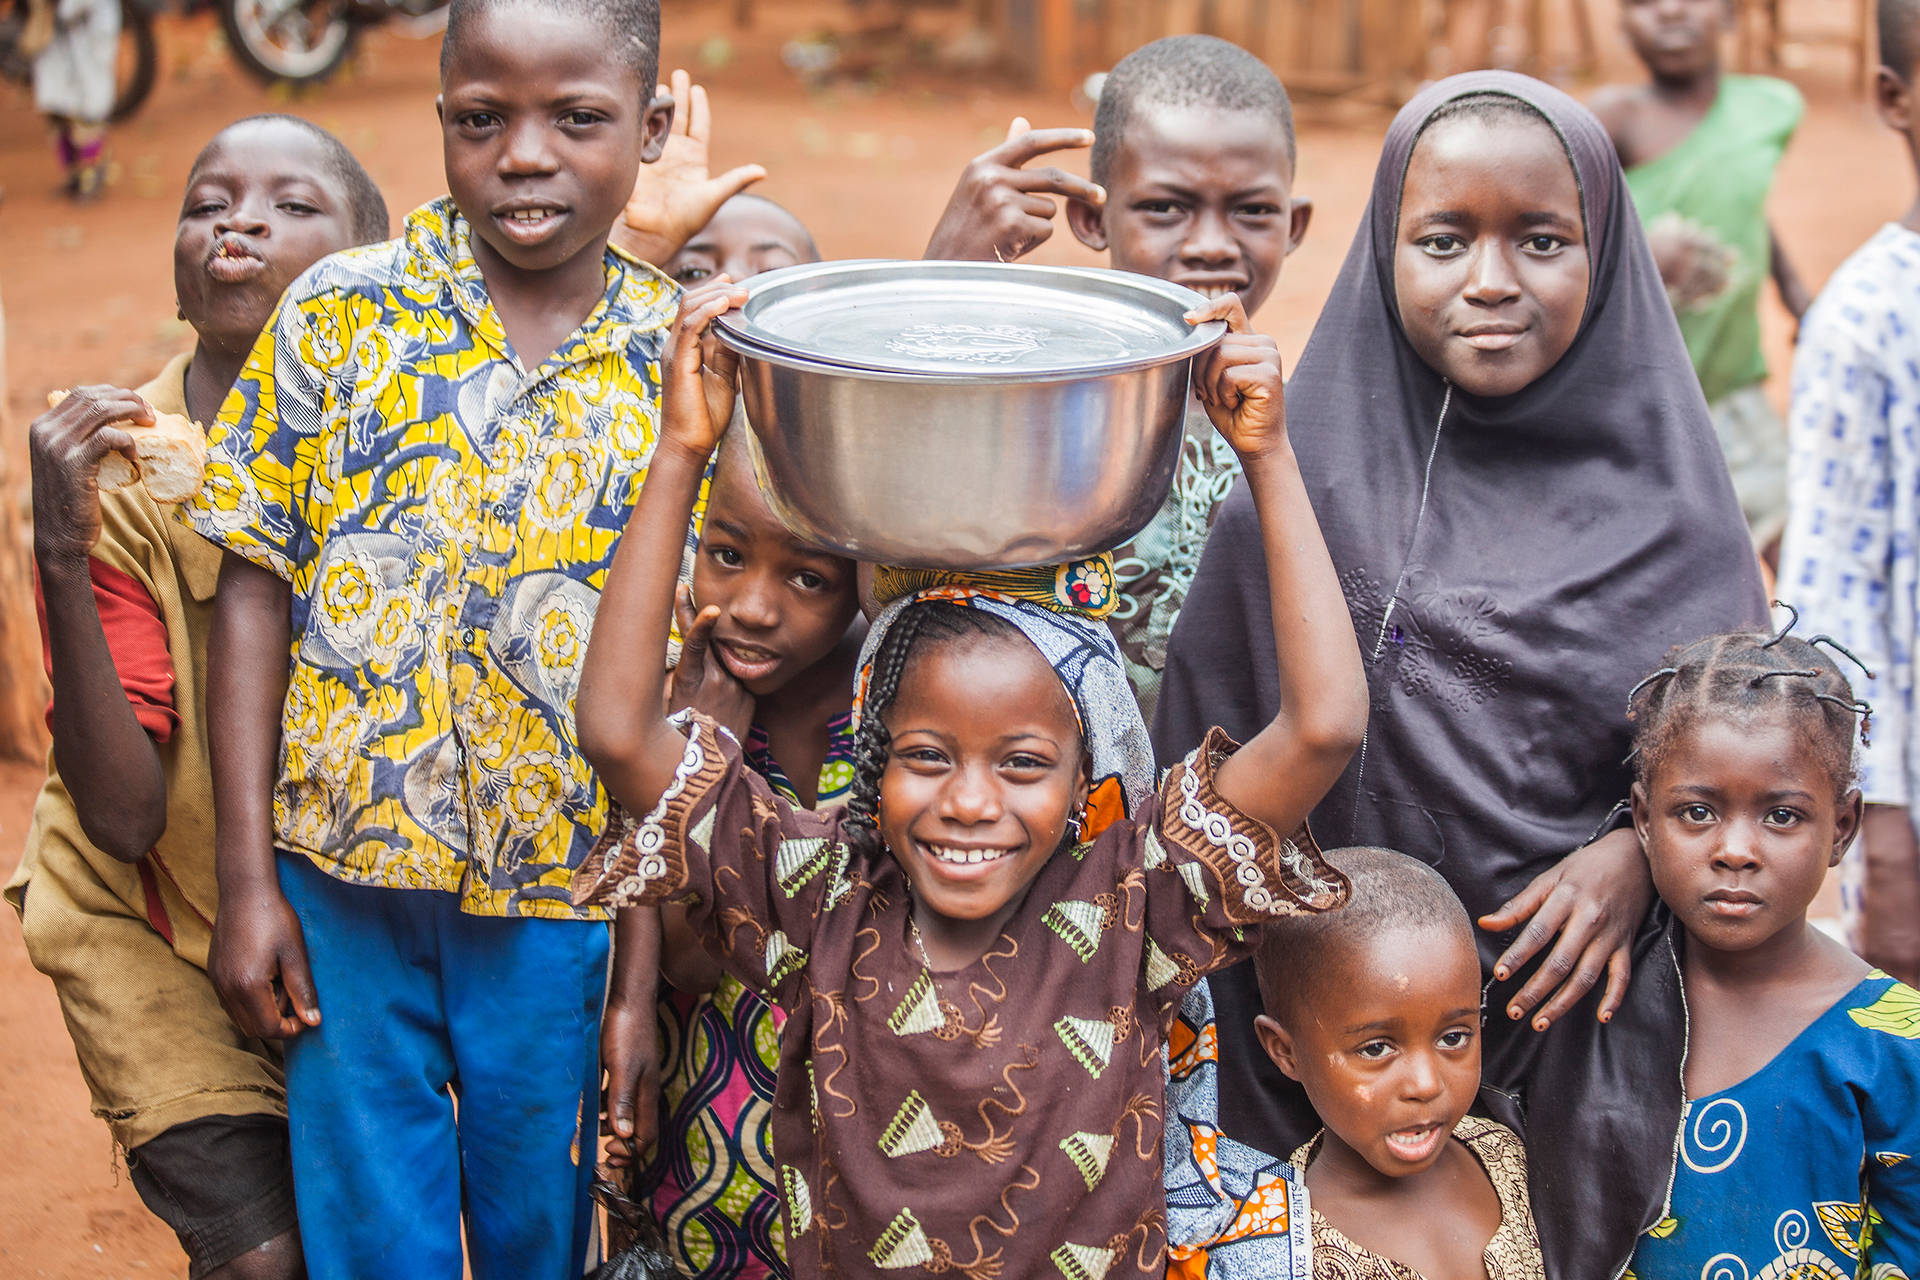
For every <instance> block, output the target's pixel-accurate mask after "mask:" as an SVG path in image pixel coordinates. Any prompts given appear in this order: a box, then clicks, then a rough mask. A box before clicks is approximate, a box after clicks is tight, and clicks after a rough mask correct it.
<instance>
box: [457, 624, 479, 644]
mask: <svg viewBox="0 0 1920 1280" xmlns="http://www.w3.org/2000/svg"><path fill="white" fill-rule="evenodd" d="M460 640H461V642H462V643H464V644H466V645H469V646H471V645H476V644H478V643H480V633H479V632H477V631H475V630H474V629H473V628H472V627H468V628H467V629H466V630H465V631H462V632H461V633H460Z"/></svg>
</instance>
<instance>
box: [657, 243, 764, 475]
mask: <svg viewBox="0 0 1920 1280" xmlns="http://www.w3.org/2000/svg"><path fill="white" fill-rule="evenodd" d="M746 300H747V290H746V288H745V286H743V285H737V284H735V283H734V282H733V281H732V280H731V279H729V278H728V277H727V276H725V275H717V276H715V277H713V279H711V280H708V281H705V282H703V283H702V284H701V285H700V287H699V288H697V289H689V290H688V291H687V292H686V294H685V295H684V296H682V297H681V299H680V316H679V318H678V319H677V320H675V321H674V328H673V349H672V351H671V352H669V353H668V355H667V370H666V378H665V379H664V384H663V385H662V386H661V388H660V398H661V415H660V416H661V428H660V442H661V443H662V444H671V445H675V446H677V447H679V448H683V449H686V450H687V451H688V452H690V453H692V454H694V455H695V456H697V457H698V458H699V459H700V460H701V462H702V463H703V464H704V463H705V461H706V459H707V457H708V456H709V455H711V454H712V453H713V447H714V446H715V445H717V444H719V443H720V437H721V435H722V434H724V433H725V432H726V429H727V423H728V422H729V421H731V420H732V418H733V394H734V386H733V384H734V375H735V374H736V373H737V372H738V370H739V368H740V357H739V356H737V355H735V354H734V352H733V350H732V348H730V347H727V346H726V345H724V344H723V343H722V342H721V341H720V339H719V337H718V336H717V335H715V334H714V332H713V322H714V320H715V319H716V318H718V317H719V316H722V315H724V314H726V313H727V312H729V311H731V310H733V309H734V308H735V307H738V306H741V305H743V304H745V302H746Z"/></svg>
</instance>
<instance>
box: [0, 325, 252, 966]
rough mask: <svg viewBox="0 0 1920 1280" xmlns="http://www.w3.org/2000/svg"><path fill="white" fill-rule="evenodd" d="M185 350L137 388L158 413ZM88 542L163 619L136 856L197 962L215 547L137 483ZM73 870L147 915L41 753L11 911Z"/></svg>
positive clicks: (136, 883) (178, 409)
mask: <svg viewBox="0 0 1920 1280" xmlns="http://www.w3.org/2000/svg"><path fill="white" fill-rule="evenodd" d="M187 360H188V357H187V356H184V355H182V356H179V357H177V358H175V359H174V360H173V361H171V362H170V363H168V365H167V366H166V368H165V369H163V370H161V372H160V374H159V376H158V377H156V378H155V379H154V380H153V381H152V382H149V383H147V384H146V385H145V386H143V387H141V388H140V389H139V392H140V395H141V396H142V398H144V399H145V400H146V401H147V402H148V403H149V404H151V405H152V406H153V407H154V408H156V409H158V410H160V411H161V412H163V413H181V414H184V413H185V412H186V371H187ZM100 517H101V518H100V541H99V542H98V543H97V544H96V545H95V546H94V548H93V555H94V557H95V558H96V559H98V560H100V561H101V562H102V563H104V564H106V565H109V566H111V567H112V568H115V569H118V570H120V571H121V572H122V573H125V574H127V575H129V576H130V577H132V578H133V579H135V580H136V581H138V582H139V583H140V584H141V585H142V586H143V587H145V588H146V591H147V594H148V595H150V596H152V597H153V601H154V603H155V604H156V605H157V606H158V607H159V609H160V615H161V618H162V620H163V621H164V623H165V625H166V630H167V649H168V652H169V654H170V655H171V657H172V659H173V672H174V687H173V704H174V711H175V714H176V715H177V716H178V717H179V724H178V726H177V727H176V728H175V729H174V731H173V733H172V735H171V736H170V737H169V738H168V740H167V741H166V742H163V743H158V744H156V745H157V747H158V750H159V752H160V764H161V768H162V770H163V771H164V772H165V775H166V780H167V825H166V830H165V832H164V833H162V835H161V836H160V839H159V841H158V843H156V844H155V846H154V848H153V851H152V852H151V853H149V854H148V855H147V861H148V863H149V865H150V866H151V868H152V871H153V875H152V877H151V882H152V884H153V885H154V887H155V889H156V891H157V893H158V896H159V900H160V904H161V907H162V909H163V910H164V911H165V913H166V917H167V919H168V921H169V923H170V925H171V928H172V931H173V948H174V951H175V952H176V953H177V954H179V955H180V956H181V957H182V958H183V959H186V960H189V961H191V962H192V963H193V964H195V965H198V966H199V967H200V968H202V969H204V968H205V967H206V964H207V947H208V945H209V944H210V943H211V942H212V938H213V925H212V921H213V913H214V907H215V903H216V901H217V895H216V891H215V882H214V873H213V774H212V770H211V768H210V766H209V765H208V761H207V721H206V676H207V631H208V628H209V627H210V626H211V624H212V621H213V594H214V588H215V586H216V585H217V584H218V581H219V576H220V557H221V552H220V549H219V548H218V547H216V546H214V545H213V544H212V543H211V542H208V541H207V540H206V539H205V538H203V537H201V536H200V535H199V534H197V533H195V532H194V531H193V530H192V529H190V528H188V527H187V526H186V525H184V524H182V523H180V522H179V521H177V520H175V519H173V518H172V516H171V513H170V509H168V508H163V507H162V506H160V504H158V503H156V502H155V501H154V500H153V499H152V498H151V497H150V496H148V494H147V491H146V487H145V486H144V485H138V484H135V485H129V486H128V487H127V488H125V489H120V490H117V491H115V492H113V493H105V494H102V495H101V496H100ZM50 876H53V877H60V878H62V879H65V880H68V881H69V882H71V879H72V878H73V877H81V878H84V879H87V880H91V881H94V882H96V883H98V884H99V885H102V886H104V887H106V888H107V889H108V890H110V891H111V892H112V894H113V896H114V897H115V898H117V899H118V900H119V901H120V902H122V903H124V904H125V906H126V907H127V910H128V911H129V912H130V913H131V914H133V915H135V916H137V917H139V918H142V919H146V918H149V916H150V914H151V913H150V912H149V910H148V901H147V892H148V891H147V888H146V887H145V886H143V884H142V883H141V875H140V868H139V865H138V864H136V863H126V862H121V861H120V860H118V859H117V858H114V857H111V856H110V855H108V854H105V853H102V852H100V850H98V849H96V848H94V846H93V844H92V842H91V841H89V840H88V839H87V837H86V833H85V832H84V831H83V830H82V829H81V827H80V819H79V816H78V815H77V814H76V813H75V812H74V808H73V798H72V796H71V795H69V794H68V792H67V787H66V784H65V783H64V782H63V781H62V780H61V778H60V771H59V769H58V767H57V766H56V765H55V764H54V762H53V755H52V752H51V751H49V752H48V756H47V781H46V784H45V785H44V786H43V787H42V788H41V789H40V798H39V800H38V801H36V802H35V804H34V808H33V827H32V830H31V831H29V833H28V835H27V848H26V853H25V855H24V856H23V857H22V858H21V860H20V866H19V869H18V870H17V871H15V873H14V876H13V879H12V880H11V881H9V882H8V884H7V886H6V899H7V901H9V902H11V903H12V904H13V905H14V907H15V909H16V910H17V909H19V907H20V905H21V901H22V897H23V894H24V891H25V886H26V885H27V884H28V883H29V882H30V881H32V880H37V879H42V878H45V877H50Z"/></svg>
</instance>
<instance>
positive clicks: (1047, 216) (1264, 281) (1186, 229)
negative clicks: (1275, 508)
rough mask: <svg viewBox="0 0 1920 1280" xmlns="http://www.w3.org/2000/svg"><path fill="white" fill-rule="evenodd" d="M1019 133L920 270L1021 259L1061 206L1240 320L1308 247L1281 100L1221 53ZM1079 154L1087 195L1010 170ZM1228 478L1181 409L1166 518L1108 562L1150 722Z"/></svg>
mask: <svg viewBox="0 0 1920 1280" xmlns="http://www.w3.org/2000/svg"><path fill="white" fill-rule="evenodd" d="M1025 124H1026V122H1025V121H1023V120H1016V121H1014V131H1013V132H1012V133H1010V134H1009V137H1008V140H1007V141H1006V142H1005V143H1003V144H1001V145H1000V146H999V147H996V148H994V149H993V150H992V151H989V152H987V153H986V154H985V155H982V156H980V157H979V158H977V159H976V160H974V162H973V163H972V164H970V165H969V166H968V167H967V169H966V171H965V172H964V173H963V174H962V175H961V180H960V183H959V185H958V186H956V187H955V188H954V193H953V196H952V197H951V199H950V200H949V201H948V204H947V208H946V211H945V212H944V213H943V214H942V215H941V218H940V222H939V226H938V228H937V229H936V231H935V233H934V237H933V240H932V241H931V242H930V243H929V244H928V246H927V254H926V256H927V257H929V258H959V259H973V260H980V261H992V260H994V259H996V258H998V259H1000V260H1003V261H1010V260H1012V259H1014V258H1017V257H1019V256H1020V255H1022V254H1025V253H1029V252H1031V251H1032V250H1033V249H1034V248H1035V247H1036V246H1038V245H1039V244H1041V243H1042V242H1043V241H1045V240H1046V238H1047V236H1048V235H1049V234H1051V230H1052V216H1053V213H1054V211H1055V205H1054V201H1053V199H1052V198H1051V197H1054V196H1059V197H1064V198H1065V200H1066V217H1067V225H1068V226H1070V227H1072V228H1073V233H1074V235H1075V236H1076V237H1078V239H1079V240H1080V242H1081V243H1082V244H1084V245H1086V246H1087V247H1088V248H1090V249H1093V250H1096V251H1099V252H1103V253H1105V254H1107V260H1108V262H1109V264H1110V265H1111V266H1113V267H1115V268H1117V269H1119V270H1122V271H1136V272H1139V273H1140V274H1142V275H1149V276H1156V277H1158V278H1159V279H1162V280H1171V281H1173V282H1174V283H1175V284H1183V285H1186V286H1188V287H1189V288H1192V289H1195V290H1198V291H1199V292H1201V293H1203V294H1206V295H1207V296H1208V297H1218V296H1219V295H1220V294H1223V293H1237V294H1238V295H1239V296H1240V301H1241V304H1242V305H1243V306H1244V307H1245V308H1246V311H1247V314H1249V315H1252V314H1253V313H1254V311H1255V310H1257V309H1258V308H1259V306H1260V304H1261V303H1263V302H1265V301H1266V300H1267V296H1268V295H1269V294H1270V293H1272V291H1273V286H1274V282H1275V281H1276V280H1278V279H1279V276H1280V267H1281V264H1282V263H1283V262H1284V261H1285V259H1286V256H1287V255H1288V254H1289V253H1291V252H1293V251H1294V250H1295V249H1297V248H1299V246H1300V242H1301V240H1302V239H1303V238H1304V237H1305V236H1306V234H1307V224H1308V222H1309V221H1310V219H1311V218H1312V215H1313V205H1312V202H1311V201H1308V200H1304V199H1297V198H1295V196H1294V194H1293V177H1294V138H1293V108H1292V105H1291V104H1290V103H1289V102H1288V100H1287V91H1286V89H1285V88H1283V87H1282V86H1281V84H1280V81H1279V80H1278V79H1277V78H1275V76H1274V74H1273V72H1272V71H1270V70H1268V69H1267V66H1266V64H1265V63H1263V62H1261V61H1260V60H1259V59H1258V58H1256V57H1254V56H1253V55H1252V54H1250V53H1248V52H1247V51H1246V50H1244V49H1242V48H1240V47H1239V46H1237V45H1234V44H1230V43H1229V42H1227V41H1225V40H1219V39H1216V38H1214V37H1212V36H1197V35H1187V36H1169V37H1167V38H1166V39H1164V40H1156V41H1154V42H1153V43H1152V44H1148V45H1143V46H1142V47H1140V48H1139V49H1136V50H1134V51H1133V52H1132V53H1130V54H1128V55H1127V56H1126V57H1125V58H1123V59H1121V60H1120V62H1119V64H1118V65H1117V66H1115V67H1114V69H1113V70H1112V71H1111V72H1110V73H1109V74H1108V75H1107V78H1106V82H1105V84H1104V86H1103V87H1102V88H1101V90H1100V104H1099V106H1098V108H1097V109H1096V110H1095V112H1094V118H1093V130H1092V132H1091V133H1089V132H1087V131H1086V130H1082V129H1050V130H1038V131H1033V132H1028V131H1026V129H1025ZM1088 145H1091V146H1092V148H1093V152H1092V161H1091V169H1092V181H1091V182H1088V181H1086V180H1085V179H1081V178H1077V177H1075V176H1073V175H1071V174H1068V173H1065V172H1064V171H1062V170H1060V169H1058V168H1056V167H1047V168H1041V169H1026V168H1023V167H1022V166H1024V165H1025V164H1026V162H1027V161H1029V160H1031V159H1033V158H1035V157H1037V156H1039V155H1041V154H1044V153H1046V152H1049V151H1056V150H1061V149H1064V148H1067V147H1076V146H1088ZM1239 473H1240V471H1239V466H1238V464H1237V463H1236V461H1235V460H1234V456H1233V451H1232V450H1231V449H1229V448H1227V447H1226V445H1225V444H1224V443H1223V442H1222V441H1221V440H1220V439H1219V437H1218V436H1217V435H1215V433H1214V432H1213V430H1212V427H1211V425H1210V424H1209V423H1208V421H1207V416H1206V414H1205V412H1204V411H1202V410H1201V409H1200V407H1199V405H1198V404H1197V403H1196V404H1192V405H1189V406H1188V411H1187V421H1186V435H1185V439H1184V441H1183V442H1182V444H1181V451H1180V466H1179V470H1178V471H1177V473H1176V474H1175V476H1174V481H1173V487H1172V489H1171V490H1170V491H1169V493H1168V494H1167V501H1166V503H1165V505H1163V506H1162V507H1161V509H1160V511H1159V512H1158V513H1157V514H1156V515H1155V516H1154V518H1153V520H1152V522H1151V523H1149V524H1148V525H1147V527H1146V528H1145V529H1142V530H1141V531H1140V532H1139V533H1138V534H1136V535H1135V536H1134V538H1133V539H1132V541H1130V542H1128V543H1127V544H1126V545H1124V546H1122V547H1119V548H1116V549H1115V550H1114V553H1113V557H1114V566H1113V567H1114V573H1115V575H1116V577H1117V578H1118V584H1119V587H1120V597H1121V598H1120V605H1119V607H1118V608H1117V609H1116V610H1115V611H1114V613H1113V615H1112V617H1111V618H1110V619H1109V622H1110V624H1111V625H1112V627H1113V630H1114V637H1115V639H1117V640H1118V641H1119V644H1120V652H1121V654H1122V656H1124V657H1125V659H1126V662H1127V675H1128V678H1129V680H1130V682H1131V684H1132V685H1133V690H1134V693H1135V695H1136V696H1138V698H1139V699H1140V709H1141V711H1142V713H1143V714H1144V715H1145V716H1146V718H1147V720H1148V721H1149V723H1151V721H1152V719H1153V706H1154V701H1155V699H1156V698H1157V697H1158V694H1159V690H1160V673H1161V671H1162V669H1163V668H1164V667H1165V666H1166V654H1167V637H1168V636H1169V635H1170V634H1172V631H1173V623H1174V619H1175V618H1177V617H1178V616H1179V614H1180V607H1181V605H1182V604H1184V603H1185V601H1186V596H1187V587H1188V585H1189V584H1190V583H1191V582H1192V581H1193V574H1194V570H1195V569H1197V568H1199V565H1200V552H1201V550H1202V549H1203V548H1204V547H1205V545H1206V540H1207V533H1208V531H1209V530H1210V529H1211V528H1212V526H1213V518H1214V515H1215V514H1216V513H1217V512H1218V510H1219V507H1220V503H1221V502H1223V501H1225V499H1226V496H1227V493H1228V491H1230V490H1231V489H1232V488H1233V482H1234V479H1235V478H1236V477H1237V476H1238V475H1239Z"/></svg>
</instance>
